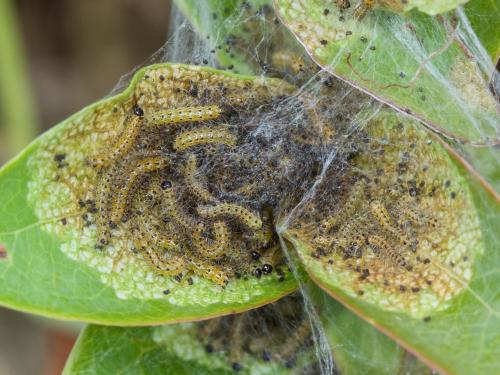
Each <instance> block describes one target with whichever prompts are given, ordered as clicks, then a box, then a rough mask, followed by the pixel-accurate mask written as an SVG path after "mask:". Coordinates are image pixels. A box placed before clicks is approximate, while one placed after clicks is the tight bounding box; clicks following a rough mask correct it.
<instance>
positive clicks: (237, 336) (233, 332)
mask: <svg viewBox="0 0 500 375" xmlns="http://www.w3.org/2000/svg"><path fill="white" fill-rule="evenodd" d="M244 318H245V317H244V315H243V314H239V315H236V316H235V317H234V320H233V322H232V323H233V324H232V325H231V329H230V335H229V340H230V342H231V347H230V349H229V360H230V361H231V363H232V367H233V369H235V368H237V369H239V368H241V365H240V364H239V362H240V361H241V356H242V347H243V345H242V344H243V328H244V326H245V319H244Z"/></svg>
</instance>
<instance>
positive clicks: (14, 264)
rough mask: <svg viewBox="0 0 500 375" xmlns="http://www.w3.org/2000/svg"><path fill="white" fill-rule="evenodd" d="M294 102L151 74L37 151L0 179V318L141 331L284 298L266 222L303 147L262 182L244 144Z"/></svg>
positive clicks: (254, 141)
mask: <svg viewBox="0 0 500 375" xmlns="http://www.w3.org/2000/svg"><path fill="white" fill-rule="evenodd" d="M293 92H294V87H293V86H290V85H288V84H286V83H284V82H282V81H278V80H272V79H269V80H262V79H255V78H249V77H243V76H236V75H232V74H229V73H224V72H219V71H215V70H213V69H208V68H206V69H204V68H198V67H190V66H185V65H168V64H162V65H153V66H149V67H146V68H144V69H141V70H140V71H138V72H137V73H136V74H135V75H134V77H133V79H132V82H131V84H130V86H129V87H128V88H127V89H126V90H125V91H124V92H123V93H122V94H120V95H117V96H115V97H111V98H109V99H106V100H103V101H101V102H99V103H96V104H94V105H92V106H90V107H88V108H86V109H84V110H82V111H81V112H79V113H77V114H75V115H74V116H72V117H70V118H69V119H68V120H66V121H64V122H63V123H62V124H60V125H59V126H57V127H55V128H54V129H52V130H51V131H50V132H48V133H46V134H45V135H43V136H42V137H40V138H39V139H38V140H36V141H35V142H34V143H33V144H32V145H31V146H30V147H28V149H26V150H25V151H24V152H23V153H22V154H21V155H20V156H19V157H18V158H17V159H15V160H13V161H12V162H11V163H9V164H8V165H7V166H5V167H4V169H3V170H2V171H1V175H0V191H1V192H2V194H1V195H2V201H1V206H0V212H1V215H0V217H1V218H2V219H1V220H0V244H1V245H2V247H1V248H2V254H3V255H5V256H3V259H2V261H1V262H0V270H1V274H2V277H1V279H0V283H1V286H2V287H1V288H0V289H1V290H2V292H1V293H0V294H1V295H0V300H1V302H2V304H4V305H6V306H10V307H14V308H17V309H21V310H26V311H30V312H36V313H42V314H46V315H50V316H55V317H61V318H71V319H79V320H86V321H92V322H102V323H108V324H122V325H123V324H148V323H156V322H167V321H168V322H170V321H181V320H192V319H200V318H208V317H210V316H215V315H220V314H227V313H231V312H237V311H242V310H246V309H249V308H252V307H255V306H259V305H262V304H265V303H268V302H270V301H273V300H275V299H278V298H280V297H281V296H283V295H285V294H287V293H289V292H291V291H292V290H294V289H295V288H296V282H295V280H293V278H292V277H291V276H290V274H289V273H288V272H287V267H286V265H285V264H283V258H282V257H281V253H280V251H279V244H278V242H277V238H276V236H275V234H274V231H273V220H274V219H273V210H274V209H275V208H276V207H278V205H279V204H280V202H279V199H277V197H279V196H278V194H277V191H278V189H285V188H286V186H287V185H286V181H287V180H290V179H291V180H293V176H295V177H296V178H300V179H306V177H307V176H302V177H301V175H300V174H301V173H302V171H300V170H298V169H297V168H296V167H294V166H297V165H298V163H297V162H296V161H293V158H294V157H296V156H298V155H299V154H298V152H297V151H296V149H297V147H299V146H300V147H302V146H301V145H300V144H297V143H296V144H291V143H287V144H286V145H287V146H291V148H290V150H289V153H288V155H289V157H288V159H285V160H284V162H285V163H289V164H287V165H289V166H290V168H288V169H287V170H286V171H282V170H281V169H276V166H274V170H270V169H268V168H270V164H269V163H267V162H268V161H269V160H270V158H271V156H272V153H269V154H267V153H265V154H264V153H263V150H264V148H262V146H261V143H262V142H265V141H266V140H265V137H260V136H259V137H260V138H259V137H258V136H257V135H258V131H257V130H258V127H259V125H260V124H261V123H262V122H263V121H265V119H266V118H267V117H269V111H271V110H273V109H274V105H275V104H276V103H278V102H280V101H282V100H285V98H287V97H288V96H289V95H290V94H292V93H293ZM268 122H269V123H272V121H270V120H269V121H268ZM275 152H276V153H278V152H279V153H280V155H282V156H283V157H286V156H287V151H284V150H283V149H282V148H276V149H275ZM283 152H284V153H283ZM274 162H279V161H276V160H274ZM307 173H309V172H307ZM278 175H279V176H278ZM273 189H274V190H273ZM286 189H288V190H289V188H286ZM297 194H300V189H299V190H298V191H297ZM292 202H293V199H292V200H290V203H292Z"/></svg>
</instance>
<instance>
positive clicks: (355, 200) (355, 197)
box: [320, 180, 366, 232]
mask: <svg viewBox="0 0 500 375" xmlns="http://www.w3.org/2000/svg"><path fill="white" fill-rule="evenodd" d="M365 185H366V183H365V181H364V180H361V181H358V182H356V184H355V185H354V187H353V188H352V191H351V192H350V194H349V197H348V198H347V201H346V202H345V203H344V204H343V205H342V211H340V212H338V213H336V214H335V215H333V216H330V217H328V218H326V219H325V220H323V221H322V222H321V225H320V228H321V230H322V231H323V232H328V231H330V230H331V229H332V228H333V227H334V226H335V225H337V223H339V222H342V221H343V220H345V219H346V218H347V217H349V216H350V215H351V214H352V213H354V212H355V210H356V208H357V207H358V206H359V204H360V202H361V200H362V193H363V189H364V187H365Z"/></svg>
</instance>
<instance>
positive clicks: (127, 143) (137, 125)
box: [90, 116, 143, 168]
mask: <svg viewBox="0 0 500 375" xmlns="http://www.w3.org/2000/svg"><path fill="white" fill-rule="evenodd" d="M142 124H143V118H142V117H141V116H134V117H132V120H131V121H130V123H129V124H128V125H127V127H126V128H125V130H124V131H123V133H122V134H121V136H120V137H119V138H118V140H117V141H116V142H115V144H114V145H113V146H112V147H111V151H110V152H108V153H107V154H104V155H101V156H94V157H93V158H91V159H90V164H91V165H92V166H94V167H96V168H105V167H107V166H109V165H110V164H111V163H112V162H113V161H114V160H116V159H119V158H120V157H122V156H123V155H125V153H126V152H127V151H129V150H130V149H131V148H132V147H133V145H134V141H135V139H136V138H137V135H138V134H139V131H140V130H141V127H142Z"/></svg>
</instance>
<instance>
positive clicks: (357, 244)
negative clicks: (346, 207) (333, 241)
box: [337, 218, 366, 251]
mask: <svg viewBox="0 0 500 375" xmlns="http://www.w3.org/2000/svg"><path fill="white" fill-rule="evenodd" d="M363 226H364V223H363V220H360V219H359V218H354V219H353V220H351V221H349V222H347V223H346V224H344V225H343V226H342V229H341V230H340V231H339V232H338V234H337V242H338V244H339V245H340V246H341V247H343V248H344V249H348V248H350V247H354V248H355V250H356V251H357V250H361V249H362V248H363V247H364V245H365V243H366V240H365V236H364V234H363V233H362V232H361V228H363Z"/></svg>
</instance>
